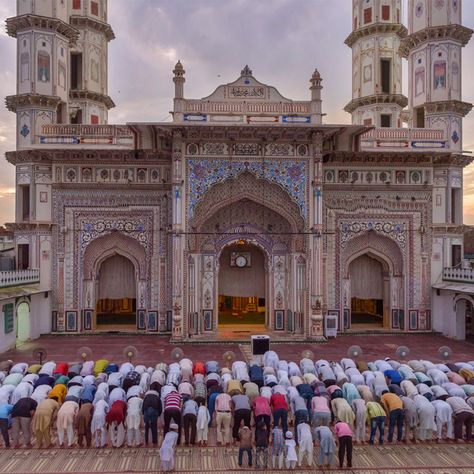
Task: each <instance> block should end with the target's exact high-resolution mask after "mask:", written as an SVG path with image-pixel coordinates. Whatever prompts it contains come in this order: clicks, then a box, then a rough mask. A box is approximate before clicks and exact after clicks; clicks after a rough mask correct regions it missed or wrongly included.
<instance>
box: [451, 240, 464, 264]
mask: <svg viewBox="0 0 474 474" xmlns="http://www.w3.org/2000/svg"><path fill="white" fill-rule="evenodd" d="M461 262H462V254H461V246H460V245H451V266H452V267H456V266H458V265H459V264H460V263H461Z"/></svg>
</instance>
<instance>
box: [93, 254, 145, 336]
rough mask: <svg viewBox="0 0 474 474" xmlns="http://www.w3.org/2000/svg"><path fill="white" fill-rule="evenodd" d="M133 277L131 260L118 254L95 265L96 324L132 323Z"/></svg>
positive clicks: (133, 268) (120, 326)
mask: <svg viewBox="0 0 474 474" xmlns="http://www.w3.org/2000/svg"><path fill="white" fill-rule="evenodd" d="M136 302H137V280H136V274H135V267H134V265H133V263H132V262H131V261H130V260H129V259H128V258H126V257H124V256H122V255H118V254H117V255H112V256H111V257H108V258H106V259H105V260H104V261H103V262H102V263H101V264H100V267H99V274H98V298H97V304H96V324H97V327H98V328H104V327H114V328H115V327H117V326H119V328H122V329H123V328H125V327H127V326H133V327H135V326H136V310H137V307H136V305H137V304H136Z"/></svg>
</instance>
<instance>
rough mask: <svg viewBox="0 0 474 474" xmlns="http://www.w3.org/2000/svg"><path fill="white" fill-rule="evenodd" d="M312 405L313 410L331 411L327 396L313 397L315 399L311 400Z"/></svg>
mask: <svg viewBox="0 0 474 474" xmlns="http://www.w3.org/2000/svg"><path fill="white" fill-rule="evenodd" d="M311 405H312V408H313V411H315V412H318V413H331V410H330V409H329V405H328V401H327V398H325V397H313V400H311Z"/></svg>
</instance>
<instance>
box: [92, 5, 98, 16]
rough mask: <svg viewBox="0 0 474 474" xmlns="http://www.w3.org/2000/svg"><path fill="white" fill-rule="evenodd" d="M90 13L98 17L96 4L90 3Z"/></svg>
mask: <svg viewBox="0 0 474 474" xmlns="http://www.w3.org/2000/svg"><path fill="white" fill-rule="evenodd" d="M91 13H92V14H93V15H95V16H99V4H98V3H97V2H91Z"/></svg>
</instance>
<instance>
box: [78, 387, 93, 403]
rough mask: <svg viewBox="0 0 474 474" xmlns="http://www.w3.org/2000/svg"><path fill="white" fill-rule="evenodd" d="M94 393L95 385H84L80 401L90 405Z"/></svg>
mask: <svg viewBox="0 0 474 474" xmlns="http://www.w3.org/2000/svg"><path fill="white" fill-rule="evenodd" d="M96 391H97V387H96V386H95V385H90V384H89V385H86V386H85V387H84V390H83V392H82V395H81V401H83V402H91V403H92V402H93V401H94V395H95V392H96Z"/></svg>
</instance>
